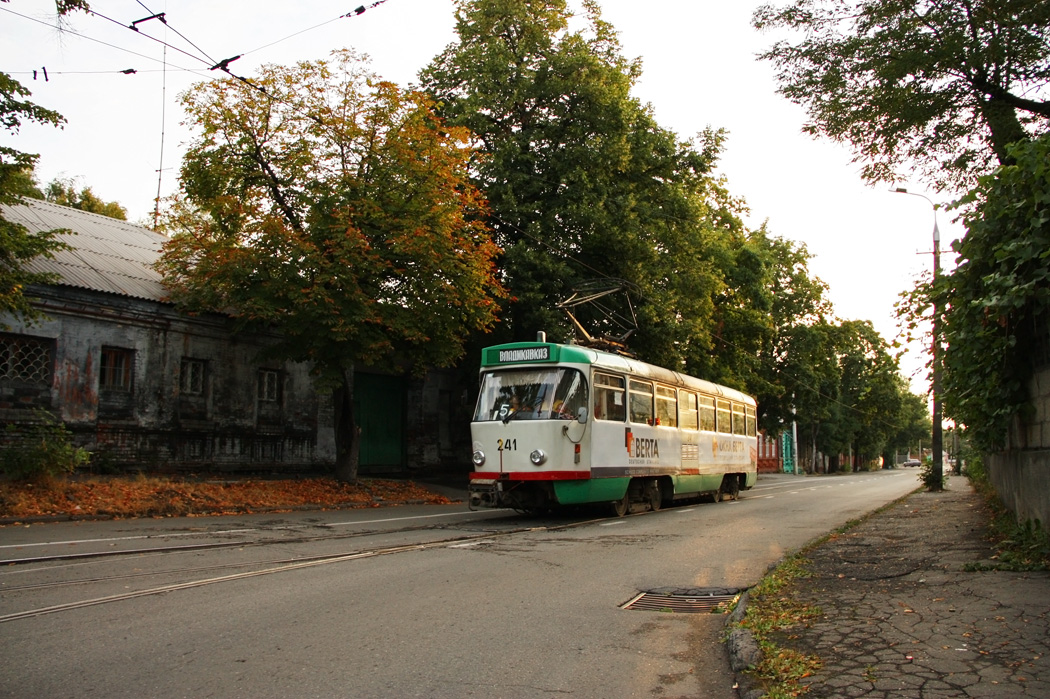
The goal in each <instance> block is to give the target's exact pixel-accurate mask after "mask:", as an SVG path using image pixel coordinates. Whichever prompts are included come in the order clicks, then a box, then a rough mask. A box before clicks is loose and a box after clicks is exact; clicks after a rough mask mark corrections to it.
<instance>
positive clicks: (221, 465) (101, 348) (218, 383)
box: [0, 200, 469, 473]
mask: <svg viewBox="0 0 1050 699" xmlns="http://www.w3.org/2000/svg"><path fill="white" fill-rule="evenodd" d="M3 216H4V218H5V219H7V220H9V221H14V222H16V223H19V224H21V225H23V226H25V227H26V228H27V229H29V230H30V231H31V232H39V231H47V230H53V229H66V230H68V231H69V233H64V234H62V236H61V237H62V239H63V240H64V241H65V242H66V243H68V244H69V245H70V249H69V250H64V251H61V252H58V253H57V254H56V255H55V257H54V259H51V260H47V259H42V258H38V259H35V260H33V261H32V262H31V263H30V267H31V269H33V271H46V272H52V273H54V274H55V275H57V278H58V280H59V281H58V283H56V284H53V285H47V286H41V287H34V288H33V289H31V290H30V293H29V294H28V295H29V296H31V297H33V298H34V299H36V300H35V302H34V305H35V306H36V307H37V308H39V309H40V310H41V311H43V312H44V313H45V314H46V316H47V318H46V319H45V320H43V321H41V322H39V323H36V324H34V325H26V324H25V323H22V322H20V321H18V320H17V319H13V318H2V319H0V320H2V321H3V322H4V323H5V324H6V325H8V326H10V327H9V329H8V330H5V331H2V332H0V420H2V421H3V422H5V423H11V422H19V421H23V420H25V419H27V417H29V416H31V415H32V410H33V408H41V409H45V410H48V411H50V412H51V413H52V414H54V415H55V416H57V417H58V418H59V419H61V420H62V421H63V422H64V423H65V424H66V425H67V426H68V427H69V429H70V430H71V431H72V432H73V433H74V435H75V438H76V441H77V442H78V443H79V444H81V445H84V446H86V447H87V448H89V449H90V450H91V451H92V452H93V454H94V457H93V460H94V462H95V464H96V465H106V464H110V465H112V466H114V467H116V468H135V469H142V470H148V471H149V470H157V471H175V470H179V471H205V470H230V471H253V472H259V471H268V472H283V473H286V472H291V471H318V470H323V469H324V468H325V467H327V466H328V465H330V464H331V463H332V462H333V461H334V457H335V445H334V430H333V425H332V420H333V411H332V402H331V397H330V396H329V395H328V394H326V393H323V394H319V393H317V392H316V391H315V390H314V387H313V384H312V382H311V378H310V367H309V366H308V365H306V364H301V363H295V362H273V361H262V360H260V359H259V357H260V351H261V350H263V349H264V348H265V347H266V346H267V345H268V344H269V343H270V342H272V340H273V338H272V337H267V336H265V335H244V334H234V333H233V332H232V323H231V322H230V320H229V319H228V318H226V317H224V316H221V315H197V316H186V315H182V314H180V313H178V312H177V311H176V310H175V307H174V306H173V305H172V304H170V303H168V302H166V301H165V295H166V293H165V290H164V288H163V286H162V284H161V279H160V275H159V274H158V273H157V272H156V271H155V270H154V269H153V267H152V264H153V262H154V261H155V260H156V259H157V257H158V255H159V251H160V246H161V245H162V243H163V242H164V240H165V238H164V236H162V235H159V234H157V233H154V232H153V231H150V230H148V229H146V228H142V227H140V226H136V225H133V224H130V223H127V222H124V221H119V220H116V219H111V218H107V217H104V216H99V215H96V214H90V213H86V212H83V211H78V210H76V209H71V208H68V207H63V206H58V205H56V204H51V203H48V202H44V201H37V200H27V201H26V202H25V203H24V204H21V205H18V206H11V207H4V209H3ZM463 400H465V397H464V396H462V395H455V392H454V390H453V388H452V381H451V380H450V378H449V377H448V376H447V375H444V374H442V373H440V372H432V373H431V374H430V375H428V377H427V378H426V379H421V380H410V379H406V378H404V377H400V376H390V375H381V374H370V373H366V372H364V371H362V372H360V373H359V379H358V386H357V396H356V399H355V403H357V404H358V405H359V406H360V405H364V406H367V409H366V410H359V411H358V415H359V416H360V422H361V428H362V446H361V471H362V473H399V472H401V473H404V472H415V471H420V470H434V469H437V468H449V467H450V466H451V465H452V464H454V463H456V461H457V457H459V456H461V453H463V454H465V453H469V452H468V451H467V448H466V447H464V446H462V445H460V444H457V442H458V441H459V440H461V439H463V438H464V437H463V427H462V426H458V425H456V424H455V421H456V420H457V417H458V416H459V415H460V414H461V413H463V412H464V410H463V409H462V408H461V406H460V403H461V402H463ZM458 460H460V461H461V460H462V459H458Z"/></svg>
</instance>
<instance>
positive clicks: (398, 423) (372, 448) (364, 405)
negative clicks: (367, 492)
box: [354, 372, 405, 474]
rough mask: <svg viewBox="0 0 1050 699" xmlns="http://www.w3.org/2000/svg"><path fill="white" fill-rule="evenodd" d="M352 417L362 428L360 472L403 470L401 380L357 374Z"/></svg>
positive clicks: (402, 380)
mask: <svg viewBox="0 0 1050 699" xmlns="http://www.w3.org/2000/svg"><path fill="white" fill-rule="evenodd" d="M354 417H355V418H356V419H357V424H358V426H359V427H360V428H361V454H360V466H359V472H360V473H362V474H365V473H396V472H398V471H403V470H404V469H405V381H404V379H403V378H401V377H400V376H382V375H379V374H362V373H360V372H359V373H357V375H356V376H355V377H354Z"/></svg>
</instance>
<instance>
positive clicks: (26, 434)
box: [0, 410, 90, 481]
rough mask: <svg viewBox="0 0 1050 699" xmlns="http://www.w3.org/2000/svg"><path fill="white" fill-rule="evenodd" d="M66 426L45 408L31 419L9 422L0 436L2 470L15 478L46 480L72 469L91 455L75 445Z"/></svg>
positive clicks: (35, 412) (0, 470)
mask: <svg viewBox="0 0 1050 699" xmlns="http://www.w3.org/2000/svg"><path fill="white" fill-rule="evenodd" d="M71 436H72V435H71V433H70V432H69V430H68V429H66V426H65V425H64V424H62V423H61V422H59V421H57V420H55V418H54V417H53V416H52V415H51V414H50V413H48V412H46V411H44V410H37V411H34V413H33V420H32V422H25V423H19V424H8V425H7V427H6V428H5V430H4V435H3V439H2V440H0V473H3V474H4V475H5V476H7V477H8V478H12V479H14V480H27V481H32V480H47V479H50V478H55V477H57V476H61V475H63V474H68V473H73V471H75V470H76V468H77V466H82V465H84V464H86V463H87V462H88V460H89V458H90V454H89V453H88V452H87V450H85V449H82V448H80V447H75V446H73V443H72V441H71V440H70V437H71Z"/></svg>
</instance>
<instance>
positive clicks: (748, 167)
mask: <svg viewBox="0 0 1050 699" xmlns="http://www.w3.org/2000/svg"><path fill="white" fill-rule="evenodd" d="M373 2H374V0H369V1H368V2H362V0H354V1H353V2H350V3H337V2H333V1H332V0H298V1H297V2H287V1H285V2H275V1H273V0H252V1H251V2H248V1H247V0H241V1H240V2H231V1H230V0H145V1H144V2H142V3H140V2H138V1H137V0H94V1H93V2H92V8H93V9H94V10H96V11H97V12H99V13H101V14H102V15H105V16H106V17H108V18H111V19H113V20H115V21H116V23H114V22H110V21H107V20H105V19H101V18H99V17H96V16H89V15H84V14H78V15H75V16H72V17H70V18H67V20H66V23H67V25H68V28H69V29H71V30H73V31H74V32H77V33H78V34H79V35H75V34H73V33H69V32H67V33H59V32H58V31H57V30H56V29H55V28H54V26H53V25H54V22H55V19H54V2H53V0H11V1H10V2H8V3H0V71H4V72H6V73H8V74H11V75H12V76H13V77H14V78H15V79H17V80H19V81H20V82H21V83H22V84H23V85H25V86H26V87H28V88H29V89H30V90H31V91H32V93H33V94H32V96H31V97H30V99H31V100H32V101H33V102H35V103H37V104H40V105H42V106H45V107H48V108H50V109H54V110H56V111H58V112H59V113H61V114H62V115H63V116H65V118H66V119H67V121H68V123H67V124H66V125H65V128H64V129H62V130H57V129H53V128H50V127H40V126H35V125H24V126H23V128H22V130H21V132H20V133H19V134H18V136H16V137H14V139H12V137H10V136H9V135H7V134H6V132H4V133H0V143H2V144H5V145H13V146H14V147H16V148H18V149H19V150H22V151H26V152H30V153H39V154H40V156H41V157H40V162H39V165H38V168H37V173H38V176H39V178H40V181H41V183H43V184H46V183H47V182H49V181H51V180H52V179H53V178H55V177H63V178H68V177H73V178H77V179H78V184H79V185H81V186H83V185H87V186H90V187H91V188H92V190H93V191H94V192H95V194H97V195H98V196H100V197H101V198H102V199H104V200H107V201H113V200H115V201H118V202H119V203H120V204H122V205H123V206H124V207H126V208H127V209H128V212H129V218H130V219H131V220H133V221H149V220H152V212H153V201H154V198H155V197H156V194H157V183H158V168H159V167H160V163H161V150H162V147H161V144H162V138H161V134H162V132H163V133H164V134H165V137H164V139H163V168H164V169H163V171H162V173H161V174H162V180H161V194H162V196H163V195H167V194H170V193H172V191H173V190H174V188H175V177H176V173H177V169H178V166H179V164H180V159H181V154H182V151H183V144H184V143H185V142H186V141H187V139H188V135H189V132H188V131H187V130H186V129H185V128H184V127H183V126H181V125H180V122H181V121H182V118H183V116H182V113H181V110H180V109H179V107H178V104H177V95H178V94H179V93H180V92H181V91H183V90H184V89H186V87H188V86H189V85H190V84H192V83H193V82H196V81H199V80H202V79H210V78H211V77H212V76H215V75H217V71H216V72H209V71H208V67H209V64H205V63H204V62H202V61H200V60H195V59H194V58H191V57H189V56H187V55H185V54H182V53H178V52H176V51H174V50H172V49H168V51H167V60H168V70H167V71H166V72H165V71H164V70H162V68H163V57H164V56H163V47H162V45H161V44H160V43H157V42H154V41H151V40H149V39H147V38H146V37H145V36H142V35H139V34H136V33H134V32H132V31H131V30H129V29H128V28H127V25H129V24H131V23H132V22H133V21H135V20H139V19H142V18H144V17H148V16H149V15H151V14H153V13H156V12H165V13H166V18H167V21H168V26H167V27H165V25H163V24H161V23H160V22H158V21H157V20H152V21H149V22H145V23H143V24H142V25H141V29H142V34H149V35H151V36H155V37H157V38H161V39H164V40H165V41H166V42H167V43H169V44H171V45H173V46H176V47H178V48H181V49H183V50H185V51H187V52H189V53H191V54H194V55H199V54H198V52H197V51H196V50H195V49H194V48H193V47H192V46H190V45H189V44H187V43H186V42H185V41H184V40H183V39H181V38H180V37H179V36H178V34H176V32H178V33H179V34H182V35H183V36H184V37H186V38H187V39H188V40H189V41H192V42H193V44H196V46H198V47H200V49H202V50H203V51H204V52H206V54H207V55H208V56H210V57H211V59H214V61H216V62H218V61H219V60H222V59H224V58H228V57H231V56H235V55H237V54H243V57H242V58H241V59H239V60H237V61H235V62H233V63H232V64H231V65H230V68H231V70H232V71H233V72H234V73H235V74H237V75H241V76H244V77H251V76H252V75H254V73H255V69H256V68H257V66H259V65H260V64H261V63H277V64H286V63H291V62H294V61H297V60H306V59H316V58H323V57H325V56H327V55H328V52H329V51H331V50H333V49H336V48H343V47H352V48H355V49H357V50H359V51H362V52H365V53H367V54H369V55H370V56H371V57H372V67H373V70H374V71H375V72H376V73H378V74H380V75H382V76H383V77H385V78H387V79H390V80H393V81H395V82H397V83H400V84H402V85H407V84H409V83H411V82H414V81H415V77H416V74H417V73H418V71H419V70H420V69H421V68H422V67H424V66H425V65H426V64H427V63H429V62H430V60H431V59H432V58H433V57H434V56H435V55H437V53H438V52H440V51H441V50H442V49H443V48H444V47H445V46H446V45H448V44H449V43H451V42H452V41H453V40H454V39H455V35H454V32H453V4H452V2H451V0H386V2H384V3H383V4H380V5H378V6H376V7H369V9H367V11H366V12H364V13H363V14H361V15H355V16H351V17H346V18H342V19H336V18H338V17H340V15H344V14H346V13H348V12H352V11H353V10H354V8H356V7H358V6H359V5H361V4H364V5H365V6H366V7H368V6H370V5H372V3H373ZM600 4H601V6H602V8H603V17H604V19H605V20H607V21H608V22H610V23H611V24H612V25H613V26H614V27H615V28H616V29H617V30H618V31H619V32H620V40H621V43H622V45H623V51H624V55H625V56H627V57H628V58H635V57H640V58H641V59H642V62H643V71H644V72H643V75H642V78H641V80H640V82H639V84H638V86H637V88H636V91H635V95H636V96H637V97H638V98H639V99H641V101H642V102H645V103H649V104H651V106H652V108H653V110H654V112H655V114H656V117H657V120H658V122H659V123H660V124H661V125H662V126H664V127H665V128H670V129H673V130H674V131H676V132H677V133H678V134H679V135H680V136H681V137H683V138H688V137H691V136H693V135H694V134H696V133H698V132H700V131H702V130H703V129H704V128H706V127H707V126H712V127H715V128H725V129H726V130H728V132H729V138H728V141H727V146H726V151H725V153H724V154H723V157H722V161H721V164H720V168H719V169H720V171H721V172H722V173H723V174H724V175H725V176H726V177H727V179H728V185H729V188H730V191H731V192H732V193H733V194H734V195H736V196H738V197H743V198H744V199H746V201H747V202H748V205H749V206H750V209H751V216H750V219H749V223H751V224H752V225H753V226H758V225H760V224H761V223H762V221H768V227H769V231H770V233H771V234H773V235H776V236H780V237H784V238H790V239H793V240H797V241H800V242H804V243H805V244H806V246H807V247H808V249H809V251H810V253H811V254H812V255H813V256H814V259H813V260H812V261H811V270H812V271H813V273H814V274H816V275H817V276H819V277H820V278H821V279H823V280H824V281H825V282H827V283H828V285H829V286H830V289H831V293H830V296H831V299H832V300H833V302H834V304H835V309H836V312H837V314H838V315H839V316H840V317H842V318H844V319H860V320H870V321H872V323H873V324H874V325H875V327H876V329H878V330H879V331H880V332H881V333H882V334H883V336H884V337H885V338H886V339H887V340H889V341H892V340H893V339H894V338H895V337H896V335H897V326H896V322H895V320H894V318H893V304H894V303H895V302H896V300H897V297H898V294H899V293H900V292H901V291H903V290H905V289H908V288H910V287H911V286H912V285H913V282H914V280H915V279H916V277H917V276H918V275H919V273H920V272H922V270H924V269H929V267H930V265H931V256H930V255H929V254H922V253H929V252H930V251H931V250H932V242H931V240H932V235H931V233H932V230H933V213H932V208H931V206H930V204H929V203H928V202H927V201H925V200H923V199H920V198H919V197H914V196H905V195H901V194H891V193H889V191H888V187H882V186H880V187H875V188H872V187H868V186H866V185H865V184H864V183H863V182H862V181H861V179H860V177H859V174H858V173H859V170H860V168H859V166H858V165H853V164H851V163H850V154H849V151H848V150H847V149H846V148H844V147H841V146H837V145H834V144H831V143H829V142H826V141H815V140H813V139H812V138H810V137H808V136H805V135H803V134H802V133H801V126H802V124H803V122H804V114H803V112H802V110H801V109H800V108H799V107H796V106H795V105H793V104H791V103H789V102H788V101H787V100H785V99H784V98H783V97H780V96H779V95H777V94H776V85H775V82H774V80H773V71H772V69H771V67H770V66H769V65H768V64H766V63H761V62H759V61H757V60H756V59H755V55H756V54H757V53H759V52H760V51H762V50H764V49H765V48H767V47H768V46H769V45H770V43H772V41H773V37H772V36H769V35H764V34H760V33H759V32H757V31H756V30H754V29H753V28H752V27H751V24H750V17H751V14H752V12H753V11H754V9H755V8H756V7H757V6H759V5H760V4H762V3H761V2H757V1H755V0H746V1H742V2H741V1H738V2H727V1H726V0H720V1H718V2H714V1H712V0H694V1H692V2H687V1H686V0H648V2H644V3H642V2H638V1H637V0H600ZM781 4H783V3H781ZM146 8H148V10H147V9H146ZM15 13H18V14H15ZM20 15H24V16H20ZM33 20H38V21H33ZM332 20H334V21H332ZM323 23H325V24H323ZM321 24H323V26H320V27H317V28H313V27H316V26H317V25H321ZM303 30H309V31H303ZM297 32H302V33H301V34H298V35H297V36H293V37H292V38H289V39H287V40H284V41H281V42H280V43H276V44H273V45H269V44H271V43H272V42H275V41H279V40H281V39H284V38H285V37H289V36H291V35H293V34H296V33H297ZM88 37H90V38H88ZM93 40H94V41H93ZM99 42H102V43H99ZM45 68H46V70H47V72H48V80H47V81H45V80H44V78H43V69H45ZM127 68H134V69H136V70H137V71H138V72H137V73H136V74H134V75H124V74H122V73H120V72H119V71H121V70H124V69H127ZM180 69H183V70H180ZM185 69H192V70H185ZM34 70H36V71H38V75H37V79H36V80H34V79H33V74H32V72H33V71H34ZM900 186H906V187H907V188H908V189H909V191H913V192H920V193H922V192H924V189H923V187H922V186H921V185H913V184H909V183H900ZM931 198H932V199H934V201H938V202H939V203H946V202H945V200H944V199H943V198H940V197H937V196H935V195H933V196H931ZM938 222H939V226H940V230H941V237H942V249H943V250H949V249H950V242H951V241H952V240H953V239H955V238H957V237H960V236H961V235H962V228H961V227H960V226H959V225H957V224H954V223H953V222H952V221H951V218H950V214H946V213H944V212H941V213H940V214H939V216H938ZM952 259H954V258H953V255H951V254H947V255H944V256H943V257H942V262H943V263H944V264H950V262H951V260H952ZM924 362H925V358H924V356H922V355H921V353H920V351H919V350H913V351H910V352H909V354H908V355H906V356H905V357H904V359H903V361H902V367H903V369H904V371H905V373H906V374H907V375H909V376H911V375H913V374H914V373H915V372H917V371H918V369H919V368H920V367H921V366H922V364H923V363H924ZM912 381H913V386H914V388H915V390H917V391H925V381H924V380H922V379H921V378H916V377H914V376H912Z"/></svg>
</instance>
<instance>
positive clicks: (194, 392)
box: [179, 357, 205, 396]
mask: <svg viewBox="0 0 1050 699" xmlns="http://www.w3.org/2000/svg"><path fill="white" fill-rule="evenodd" d="M204 368H205V363H204V360H201V359H189V358H186V357H183V359H182V370H181V371H180V372H179V389H180V390H181V392H182V394H183V395H184V396H203V395H204Z"/></svg>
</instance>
